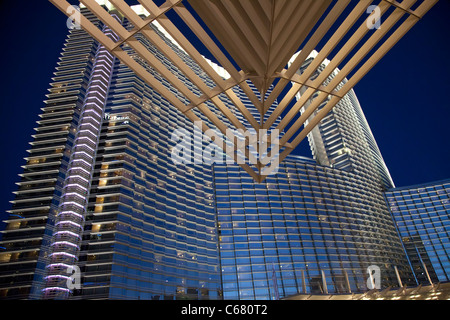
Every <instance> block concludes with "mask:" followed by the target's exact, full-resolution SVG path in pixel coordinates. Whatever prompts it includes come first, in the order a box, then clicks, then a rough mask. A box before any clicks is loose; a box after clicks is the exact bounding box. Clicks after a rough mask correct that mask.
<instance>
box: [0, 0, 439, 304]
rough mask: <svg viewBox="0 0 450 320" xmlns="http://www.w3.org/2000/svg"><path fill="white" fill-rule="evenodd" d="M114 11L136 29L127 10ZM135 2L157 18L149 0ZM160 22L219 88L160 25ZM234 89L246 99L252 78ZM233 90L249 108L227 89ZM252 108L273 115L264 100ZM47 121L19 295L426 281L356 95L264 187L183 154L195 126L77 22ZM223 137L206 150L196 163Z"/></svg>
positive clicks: (35, 163) (23, 218) (17, 229)
mask: <svg viewBox="0 0 450 320" xmlns="http://www.w3.org/2000/svg"><path fill="white" fill-rule="evenodd" d="M105 9H107V10H109V11H110V12H111V13H112V14H113V15H114V16H115V17H116V18H117V20H118V21H120V22H121V23H122V24H123V25H124V26H125V27H126V28H128V29H129V30H131V29H132V27H133V26H132V25H131V24H130V23H129V22H128V21H127V19H125V18H123V17H122V15H121V14H120V13H119V12H117V11H115V9H114V8H113V7H110V6H106V7H105ZM81 10H82V12H83V14H84V15H86V16H88V17H89V19H90V20H91V21H92V22H93V23H95V24H96V25H97V26H99V27H100V28H104V30H103V31H104V32H105V33H106V34H108V35H109V36H110V37H115V35H114V34H113V33H112V32H110V31H108V29H107V27H104V26H103V24H102V22H101V21H100V20H98V19H97V18H96V17H95V16H94V15H90V14H89V11H88V10H87V9H86V8H82V9H81ZM134 10H135V11H136V12H137V13H139V14H145V12H144V11H143V10H142V7H140V6H135V7H134ZM153 30H154V32H155V33H157V34H158V35H159V36H160V37H161V38H162V39H163V40H164V41H165V42H166V43H167V44H168V45H169V46H170V47H171V48H172V49H173V50H174V52H175V53H176V54H177V55H178V56H179V57H180V58H181V59H183V60H184V61H185V62H186V63H187V64H188V65H189V66H190V68H191V69H192V70H193V71H194V72H195V73H196V74H198V75H200V76H201V77H202V80H203V81H204V82H205V84H206V85H212V83H210V80H209V79H208V77H207V76H206V74H205V73H204V72H203V70H201V68H200V67H198V66H197V65H196V64H195V63H194V61H193V60H192V59H191V58H190V57H189V56H188V55H187V54H186V53H185V52H184V51H183V50H182V49H181V48H180V47H179V46H178V45H177V44H176V42H174V41H173V40H172V39H171V37H170V36H169V35H168V34H167V33H165V31H164V30H163V29H162V28H161V27H160V26H159V25H158V24H153ZM136 37H137V38H138V40H139V41H141V43H142V44H143V45H144V46H145V47H146V48H147V49H148V50H149V51H151V52H152V53H153V55H154V56H155V57H156V58H157V59H158V60H159V61H160V62H161V63H163V64H166V65H167V64H169V60H168V59H167V58H166V57H165V56H164V54H162V53H161V52H160V51H159V50H158V49H157V48H156V47H155V46H154V45H153V44H151V43H150V42H148V41H147V40H146V39H145V38H144V37H142V38H139V33H138V34H137V35H136ZM123 49H124V50H127V51H129V53H131V54H133V51H132V48H130V47H128V46H127V45H123ZM313 58H314V57H311V59H313ZM135 59H136V61H137V62H139V63H140V64H141V65H142V66H144V67H145V68H146V69H147V70H148V71H150V72H153V74H154V75H155V77H157V78H158V79H159V80H160V82H161V84H162V85H164V86H165V87H166V88H168V89H169V90H171V91H173V92H176V89H174V88H173V86H171V84H170V83H169V82H168V81H167V80H166V79H164V78H163V77H161V76H160V75H158V74H157V72H156V71H153V70H152V68H151V67H150V66H148V65H147V64H146V63H145V61H143V60H140V58H139V57H138V56H137V55H136V56H135ZM310 61H311V60H309V62H310ZM309 62H308V63H309ZM169 67H170V68H171V72H172V74H173V75H175V76H176V77H177V78H178V79H179V80H181V81H183V82H185V83H187V84H188V85H189V84H190V82H189V80H188V79H187V78H185V77H184V76H183V74H182V73H181V72H180V71H179V70H178V69H177V68H176V67H175V66H172V65H169ZM215 67H216V68H220V67H218V66H215ZM306 67H307V64H305V65H304V66H303V67H302V68H301V69H300V70H299V73H301V72H302V69H303V68H306ZM318 72H320V68H319V70H318ZM224 76H226V75H225V74H224ZM191 89H192V91H193V92H194V93H195V92H196V88H195V86H194V85H192V86H191ZM234 92H235V94H236V95H237V96H242V97H244V96H245V94H244V93H243V92H242V91H241V89H239V87H236V88H235V89H234ZM268 93H270V92H268ZM179 98H180V99H183V95H182V94H180V95H179ZM219 98H220V99H221V101H222V102H223V103H224V104H226V105H227V106H228V107H229V108H230V109H231V110H233V108H235V107H234V105H233V104H232V103H231V102H230V101H228V100H227V98H226V97H225V95H220V96H219ZM312 98H314V97H312ZM243 101H244V103H246V105H247V106H248V107H249V108H250V109H251V103H250V101H245V100H243ZM208 107H209V108H210V110H211V111H212V112H213V113H214V114H216V116H217V117H219V118H220V119H221V120H222V121H224V122H227V121H229V120H228V119H226V117H225V116H224V115H223V114H221V112H220V111H219V110H217V108H216V107H215V106H214V105H212V104H208ZM306 108H307V106H306ZM195 112H196V111H195ZM302 112H304V110H302ZM252 113H253V114H254V116H255V118H257V117H258V113H257V111H256V109H253V110H252ZM196 115H197V116H198V118H199V119H200V120H202V121H205V122H208V123H209V120H208V118H207V117H206V116H204V115H202V114H201V113H199V112H198V113H197V112H196ZM236 116H238V113H237V112H236ZM40 118H41V119H40V120H39V121H38V126H37V128H36V134H35V135H33V138H34V140H33V142H32V143H31V145H32V147H31V149H30V150H29V156H28V157H27V158H26V159H25V160H26V164H25V169H24V172H23V173H22V174H21V175H20V181H19V182H18V190H17V191H16V192H15V194H16V196H15V199H14V200H13V201H12V203H13V204H12V208H11V210H10V211H9V212H8V213H9V216H8V218H7V219H6V220H5V224H6V227H5V230H3V231H2V232H3V239H2V241H1V243H0V247H1V248H0V297H1V298H3V299H17V298H24V299H68V298H70V299H155V300H162V299H165V300H172V299H278V298H283V297H287V296H289V295H293V294H296V293H298V292H303V293H312V294H313V293H341V292H348V291H352V292H361V291H365V290H367V289H368V287H367V278H368V276H369V275H368V271H367V268H368V267H369V266H373V265H376V266H377V267H379V268H380V271H381V284H382V287H388V286H396V285H397V273H396V270H397V272H398V274H399V275H400V277H401V278H402V280H403V281H404V283H415V282H414V275H413V272H412V270H411V266H410V263H409V261H408V259H407V256H406V253H405V251H404V249H403V246H402V242H401V240H400V237H399V236H398V233H397V230H396V227H395V224H394V222H393V220H392V216H391V213H390V211H389V208H388V205H387V204H386V201H385V198H384V192H385V191H386V190H388V189H389V188H392V187H393V183H392V179H391V178H390V176H389V172H388V170H387V169H386V165H385V164H384V161H383V159H382V157H381V153H380V152H379V150H378V147H377V145H376V142H375V139H374V137H373V135H372V133H371V132H370V128H369V126H368V124H367V121H366V120H365V118H364V114H363V112H362V109H361V107H360V105H359V102H358V100H357V98H356V95H355V93H354V92H353V91H351V92H350V93H349V94H348V95H347V96H346V97H345V98H344V99H342V101H341V102H339V103H338V105H337V106H336V107H335V108H334V109H333V110H332V111H331V112H330V113H329V115H328V116H327V117H326V118H324V119H323V120H322V121H321V123H320V124H319V125H318V126H317V127H316V128H315V129H314V130H313V131H312V132H311V133H310V134H309V135H308V140H309V142H310V145H311V149H312V152H313V158H314V159H309V158H304V157H299V156H289V157H288V158H287V159H286V160H285V161H283V162H282V163H281V164H280V167H279V170H278V173H277V174H276V175H272V176H269V177H267V179H266V180H265V181H264V182H263V183H257V182H255V181H254V180H253V179H252V178H251V177H250V176H249V175H248V174H247V173H246V172H245V171H244V170H243V169H241V168H240V167H239V166H238V165H235V164H230V163H222V164H220V163H216V164H208V163H205V162H202V161H199V162H195V161H194V162H193V163H184V164H175V163H174V162H173V161H172V159H171V154H172V151H173V148H174V147H175V143H176V141H174V140H173V139H171V138H172V134H173V132H174V130H176V129H184V130H186V132H188V133H189V134H191V135H194V134H195V132H194V127H193V125H192V123H191V122H190V121H189V120H188V119H186V117H185V115H183V114H182V113H181V112H180V111H178V110H177V109H176V108H175V107H173V106H172V105H170V104H169V103H168V102H167V101H166V100H165V99H164V98H162V97H161V95H160V94H159V93H157V92H156V90H154V89H153V88H152V87H150V86H149V85H148V84H145V83H144V81H142V80H141V79H140V78H139V77H138V76H137V75H136V74H134V73H133V72H132V71H131V70H130V69H129V68H128V67H126V66H125V65H124V64H122V63H121V62H120V61H119V60H118V59H116V58H114V56H113V55H111V54H110V53H109V52H107V51H106V50H105V48H104V47H103V46H101V45H100V44H99V43H98V42H96V41H95V40H93V39H92V38H91V37H90V36H89V35H88V34H87V33H86V32H85V31H83V30H71V31H70V33H69V35H68V37H67V40H66V43H65V44H64V48H63V52H62V53H61V57H60V60H59V62H58V66H57V67H56V71H55V76H54V77H53V78H52V83H51V87H50V88H49V93H48V94H47V100H46V101H45V106H44V107H43V108H42V113H41V115H40ZM240 120H242V121H244V119H240ZM257 120H258V119H257ZM244 122H245V121H244ZM211 126H212V125H211ZM208 146H209V142H208V141H203V142H202V145H200V146H195V148H194V150H193V156H194V158H196V157H199V156H200V155H201V153H202V149H207V148H208ZM394 190H395V189H394ZM388 199H389V196H388ZM391 210H392V208H391ZM394 216H395V214H394ZM396 219H397V218H396ZM402 237H403V235H402ZM403 243H405V240H404V239H403ZM422 259H423V257H422ZM430 259H432V257H431V256H430ZM72 266H77V267H79V269H80V272H81V287H80V288H69V287H68V285H67V283H68V280H70V278H69V277H70V276H71V272H68V270H69V271H70V270H72V269H71V267H72ZM413 267H414V266H413Z"/></svg>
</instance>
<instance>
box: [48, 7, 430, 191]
mask: <svg viewBox="0 0 450 320" xmlns="http://www.w3.org/2000/svg"><path fill="white" fill-rule="evenodd" d="M50 2H52V3H53V4H54V5H55V6H56V7H58V8H59V9H60V10H61V11H63V12H64V13H66V14H67V15H68V16H70V15H71V10H68V8H69V7H70V6H71V4H70V3H69V2H67V1H66V0H50ZM436 2H437V0H402V1H394V0H377V1H372V0H361V1H352V0H334V1H332V0H319V1H317V0H252V1H242V0H215V1H210V0H167V1H165V2H164V3H162V4H161V5H159V6H158V5H157V4H156V3H155V2H154V1H152V0H139V3H140V5H139V6H138V7H139V10H137V6H130V5H128V4H127V3H126V2H125V1H124V0H109V1H108V0H81V4H82V5H84V6H85V7H87V8H88V9H89V10H90V11H91V12H92V13H93V14H94V15H95V16H97V17H98V18H99V19H100V20H101V21H102V22H103V23H104V24H105V25H107V26H108V28H110V30H112V31H113V32H114V33H115V35H117V37H118V40H112V39H111V38H110V37H108V36H107V35H105V34H104V33H103V32H102V31H101V30H100V29H99V28H97V27H96V26H95V25H94V24H92V23H91V22H90V21H89V20H88V19H87V18H86V17H84V16H83V15H81V17H80V18H81V20H80V24H81V27H82V28H83V29H84V30H86V31H87V32H88V33H89V34H90V35H91V36H92V37H93V38H94V39H96V40H97V41H98V42H100V43H101V44H102V45H103V46H104V47H105V48H106V49H107V50H108V51H110V52H111V53H112V54H113V55H114V56H116V57H117V58H118V59H120V61H121V62H122V63H123V64H125V65H127V66H128V67H129V68H130V69H131V70H133V71H134V72H135V73H136V74H137V75H138V76H139V77H140V78H141V79H142V80H143V81H145V82H146V83H147V84H148V85H150V86H151V87H153V88H154V89H155V90H156V91H158V92H159V93H160V94H161V95H162V96H163V97H164V98H165V99H167V100H168V101H169V102H170V103H171V104H172V105H173V106H175V107H176V108H177V109H178V110H179V111H181V112H182V113H183V114H184V115H185V116H186V117H187V118H188V119H190V120H191V121H192V122H196V123H200V122H199V121H200V119H199V117H198V116H197V115H196V114H195V113H194V109H197V110H198V111H200V112H201V113H203V114H204V115H205V116H206V117H207V118H208V119H209V120H210V123H211V124H213V125H214V126H215V127H216V128H217V129H218V130H220V132H221V133H222V134H223V136H224V137H226V132H227V129H228V128H229V125H227V124H226V123H224V122H222V121H221V120H219V118H218V117H217V114H216V113H215V112H213V111H212V110H211V108H210V107H208V104H211V103H212V104H213V105H214V106H215V107H216V108H217V109H218V110H220V112H222V113H223V114H224V115H225V117H226V118H227V121H228V123H229V124H231V125H232V126H233V129H241V130H248V129H249V128H248V124H250V126H251V127H252V128H253V129H254V130H255V131H256V132H257V133H259V132H261V130H260V129H265V130H268V131H269V132H276V131H273V130H274V129H277V130H279V132H281V133H282V136H281V137H280V139H279V141H278V140H277V141H278V142H277V150H279V153H278V155H275V156H273V155H272V156H273V159H275V158H276V161H282V160H283V159H285V158H286V156H287V155H289V154H290V153H291V152H292V151H293V150H294V149H295V148H296V147H297V146H298V145H299V143H300V142H301V141H302V140H303V139H304V138H305V137H306V136H307V135H308V133H309V132H310V131H311V130H312V129H313V128H314V126H316V125H317V124H318V123H319V122H320V121H321V120H322V119H323V118H324V117H325V116H326V114H327V113H328V112H329V111H330V110H331V109H332V108H333V107H334V106H335V105H336V104H337V103H338V102H339V101H340V100H341V99H342V98H343V97H344V96H345V95H346V94H347V93H348V92H349V91H350V90H351V89H352V88H353V87H354V86H355V85H356V84H357V83H358V82H359V81H360V80H361V79H362V78H363V77H364V76H365V75H366V74H367V73H368V72H369V70H370V69H372V68H373V67H374V66H375V64H376V63H377V62H378V61H379V60H380V59H381V58H382V57H383V56H384V55H385V54H386V53H387V52H388V51H389V50H390V49H391V48H392V47H393V46H394V45H395V44H396V43H397V42H398V41H399V40H400V39H401V38H402V37H403V36H404V35H405V34H406V33H407V32H408V31H409V30H410V29H411V27H412V26H413V25H414V24H415V23H416V22H417V21H418V20H420V19H421V18H422V17H423V16H424V14H426V12H427V11H429V10H430V9H431V8H432V7H433V5H434V4H435V3H436ZM106 7H107V8H108V10H105V8H106ZM112 12H115V13H116V14H117V13H120V15H122V16H123V17H125V18H126V19H128V20H129V21H130V22H131V23H132V24H133V26H134V28H133V29H132V30H126V29H125V28H124V27H123V26H122V25H121V23H120V22H119V21H118V20H117V19H115V18H114V17H113V16H112V15H111V13H112ZM169 16H171V17H172V19H170V18H169ZM173 16H176V17H177V20H179V21H182V23H183V27H180V26H178V27H177V25H176V23H175V22H174V21H175V20H174V19H173ZM151 23H157V24H159V27H162V28H163V29H164V30H165V32H167V34H169V35H170V36H171V37H172V38H173V39H174V40H175V41H176V42H177V43H178V45H179V46H180V47H181V48H182V49H183V50H184V51H185V52H186V53H187V54H188V55H189V56H190V57H191V58H192V59H193V60H194V61H195V62H196V63H197V64H198V65H199V66H200V67H201V68H202V69H203V71H204V72H205V73H206V74H207V75H208V76H209V78H210V79H212V81H213V82H214V84H215V86H214V87H210V86H208V85H206V84H205V83H204V82H203V81H202V80H201V78H200V77H199V76H198V75H197V74H196V73H195V72H194V71H193V70H191V69H190V67H188V65H187V64H186V63H184V62H183V60H182V59H181V58H180V57H179V56H178V55H177V54H176V53H175V52H174V51H173V50H172V49H171V48H170V47H169V46H168V45H167V44H166V43H165V42H164V40H163V39H162V38H161V37H160V36H159V35H158V34H157V33H156V31H155V30H154V29H153V28H152V27H151ZM177 24H178V23H177ZM186 28H189V29H190V31H189V33H187V32H186ZM137 34H139V35H140V36H141V37H142V36H143V37H145V38H146V39H147V40H148V41H150V42H151V43H152V44H154V45H155V46H156V47H157V48H158V50H160V51H161V52H162V53H163V54H165V55H166V56H167V58H168V59H169V60H170V61H171V62H172V63H173V65H174V66H175V67H177V68H178V69H179V70H180V71H181V72H182V73H183V74H184V75H185V76H186V78H187V79H189V80H190V82H191V83H192V84H194V85H195V87H196V89H198V91H199V92H200V93H201V94H200V95H199V94H196V93H195V92H193V91H192V90H191V89H190V88H189V87H188V86H187V85H186V83H185V82H183V81H181V80H179V79H178V78H177V77H175V76H174V75H173V74H172V73H171V72H170V70H169V68H168V67H167V66H165V65H163V64H161V63H160V62H159V61H158V60H157V59H156V57H154V56H153V55H152V54H151V53H150V52H149V51H148V50H147V49H146V48H145V46H143V45H142V44H141V43H140V41H139V40H137V38H136V35H137ZM192 35H195V36H196V38H197V39H196V40H197V41H200V42H201V44H202V46H204V47H205V48H206V49H207V51H208V56H209V57H213V59H215V61H217V63H218V64H219V65H220V66H221V67H223V68H224V69H225V70H226V72H227V73H228V77H227V78H224V77H223V74H221V72H218V70H216V68H214V67H213V66H212V65H211V64H210V63H208V62H207V60H206V59H205V58H204V55H205V54H204V52H202V53H200V51H199V50H198V49H197V48H196V46H195V45H193V43H194V42H193V41H192V38H191V37H192ZM126 45H127V46H130V47H131V48H132V49H133V50H134V52H135V53H136V55H137V56H138V57H139V59H140V60H141V61H145V63H146V64H148V65H149V66H150V67H151V68H152V69H154V70H156V71H157V72H158V73H159V74H160V75H161V76H162V77H163V78H165V79H166V80H167V81H168V82H170V84H171V85H172V86H173V87H174V88H176V90H178V91H179V92H180V93H181V94H182V95H183V96H184V97H185V99H184V101H181V100H180V99H179V98H177V96H176V95H175V94H174V93H173V92H171V90H169V89H168V88H167V87H166V86H164V85H163V84H162V83H161V82H160V80H158V79H156V78H155V77H154V76H153V75H152V74H150V73H149V72H148V71H147V69H146V68H145V67H143V66H142V65H141V64H140V63H138V62H137V59H136V55H133V56H130V55H129V54H128V53H127V52H126V51H125V50H123V47H124V46H126ZM314 50H316V51H317V55H316V56H315V58H314V60H313V61H312V62H311V63H310V64H309V66H308V67H307V68H306V69H305V70H303V72H302V73H300V72H299V69H300V67H301V66H302V65H304V63H305V61H306V60H307V59H308V57H310V54H311V52H313V51H314ZM296 53H297V54H296ZM294 54H296V56H295V58H293V59H291V58H292V57H293V56H294ZM326 59H328V60H329V62H328V63H327V65H326V67H325V68H324V69H323V70H322V71H321V72H320V74H319V75H318V76H317V77H315V78H314V77H313V75H314V74H315V73H316V71H317V70H318V68H319V67H320V66H321V65H322V62H323V61H325V60H326ZM289 61H290V63H289V66H288V62H289ZM330 75H333V77H332V79H330ZM236 86H239V87H240V88H241V89H242V91H243V92H244V93H245V94H246V99H248V100H249V101H250V102H251V104H252V105H253V106H254V107H255V108H256V109H257V110H258V112H259V115H260V116H259V120H257V119H256V118H255V117H254V115H252V112H250V110H249V109H248V108H247V106H246V105H245V103H244V102H243V101H242V100H241V99H240V98H239V97H238V96H237V95H236V94H235V92H234V91H233V88H234V87H236ZM255 88H256V89H257V91H255ZM269 88H270V90H269ZM301 90H302V94H301V96H300V98H299V99H297V100H296V101H294V98H295V97H296V95H297V94H298V93H299V92H300V91H301ZM258 91H259V92H258ZM219 95H225V96H226V97H227V98H228V99H229V100H230V101H231V102H232V103H233V104H234V106H235V107H236V110H238V111H239V112H240V113H241V114H242V116H243V118H245V121H246V123H247V125H245V124H244V123H243V122H242V121H240V120H239V119H238V118H239V117H237V116H236V114H235V111H232V110H230V109H229V108H228V107H227V106H226V105H225V104H224V103H223V102H222V100H221V99H220V97H219ZM275 101H278V104H277V105H276V107H275V108H271V107H272V106H273V105H274V102H275ZM207 102H208V104H207ZM302 108H304V112H302V113H301V115H300V116H299V112H300V110H302ZM280 119H281V121H277V120H280ZM197 121H198V122H197ZM200 129H201V130H202V131H203V132H204V133H205V134H206V135H208V136H210V138H211V139H212V140H214V141H215V143H217V144H218V145H219V147H221V148H222V150H224V151H225V152H226V153H227V154H228V156H230V157H231V158H232V159H234V160H235V161H236V162H238V164H240V165H241V166H242V168H243V169H245V170H246V171H247V172H248V173H249V174H250V175H251V176H252V177H253V178H254V179H255V180H256V181H258V182H262V181H264V179H265V177H266V176H267V175H269V174H270V171H267V170H264V169H265V168H267V167H268V165H269V164H268V163H267V161H261V156H259V158H258V160H257V163H249V162H248V160H247V161H245V160H244V161H243V160H242V159H241V156H240V155H241V154H242V153H239V148H238V147H237V146H234V150H231V149H230V148H227V147H226V145H227V143H226V141H225V140H224V139H218V138H217V137H214V139H213V137H212V136H211V132H212V131H211V130H209V129H210V128H209V127H208V126H207V125H206V124H205V123H202V124H201V125H200ZM260 140H261V136H259V134H258V141H260ZM269 141H271V140H270V139H269ZM247 144H248V141H247ZM259 148H260V146H259V145H258V147H257V149H258V150H257V151H260V150H259ZM245 155H248V152H244V157H245ZM248 158H250V157H248ZM273 159H272V160H273Z"/></svg>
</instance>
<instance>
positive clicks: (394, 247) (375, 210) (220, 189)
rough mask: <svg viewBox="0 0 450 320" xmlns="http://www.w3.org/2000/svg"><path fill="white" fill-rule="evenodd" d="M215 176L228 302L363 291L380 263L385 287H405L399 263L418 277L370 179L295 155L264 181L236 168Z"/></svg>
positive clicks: (220, 169)
mask: <svg viewBox="0 0 450 320" xmlns="http://www.w3.org/2000/svg"><path fill="white" fill-rule="evenodd" d="M214 177H215V193H216V201H217V214H218V221H219V243H220V257H221V264H222V265H221V268H222V281H223V296H224V298H225V299H276V298H282V297H286V296H289V295H292V294H295V293H298V292H305V293H315V294H320V293H327V292H328V293H343V292H349V291H351V292H361V291H365V290H367V289H368V287H367V279H368V272H367V268H368V267H369V266H373V265H375V266H377V267H379V268H380V275H381V279H380V280H381V286H382V287H383V288H385V287H388V286H393V287H395V286H398V282H397V278H396V275H395V269H394V267H397V269H398V270H399V273H400V275H401V277H402V278H403V280H404V282H405V283H412V282H413V279H412V275H411V270H410V267H409V265H408V261H407V259H406V256H405V253H404V251H403V248H402V246H401V243H400V240H399V238H398V235H397V233H396V230H395V227H394V224H393V223H392V218H391V217H390V215H389V212H388V209H387V207H386V204H385V201H384V198H383V195H382V193H380V192H379V190H378V189H377V188H376V187H374V185H373V183H372V181H371V180H370V179H365V178H363V177H360V176H358V175H357V174H354V173H351V172H348V171H345V170H339V169H333V168H329V167H325V166H320V165H317V164H316V163H315V161H313V160H308V159H305V158H301V157H294V156H292V157H289V158H288V160H287V161H285V162H283V163H282V164H281V165H280V169H279V172H278V173H277V174H276V175H274V176H271V177H268V178H267V180H266V181H265V182H264V183H262V184H257V183H254V182H253V180H252V179H251V178H249V177H248V176H247V175H246V174H245V172H244V171H243V170H242V169H240V168H239V167H238V166H232V165H228V166H225V165H215V166H214Z"/></svg>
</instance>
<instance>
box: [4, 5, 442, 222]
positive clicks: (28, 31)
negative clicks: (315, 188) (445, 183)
mask: <svg viewBox="0 0 450 320" xmlns="http://www.w3.org/2000/svg"><path fill="white" fill-rule="evenodd" d="M0 9H1V12H2V19H0V30H2V41H3V50H2V51H1V53H0V55H1V61H2V64H3V65H2V77H1V82H2V83H1V85H0V99H1V101H0V104H1V110H2V112H1V114H0V119H1V125H0V137H2V139H1V142H0V143H1V149H0V150H2V153H3V154H2V157H1V170H2V172H1V177H2V183H1V184H0V217H2V216H3V215H4V212H5V210H8V209H9V208H10V204H9V201H10V200H12V199H13V195H12V194H11V192H12V191H14V190H16V186H15V182H16V181H17V180H18V177H17V175H18V174H19V173H21V172H22V169H21V166H22V165H24V164H25V161H24V160H23V157H25V156H26V155H27V153H26V152H25V150H27V149H28V148H29V146H30V145H29V144H28V143H29V142H30V141H31V135H32V134H33V133H34V130H33V128H34V127H36V124H35V122H36V121H37V120H38V119H39V117H38V114H39V113H40V108H42V107H43V106H44V103H43V102H42V100H44V99H45V94H46V93H47V88H48V84H49V83H50V82H51V77H52V73H53V71H54V68H55V66H56V62H57V60H58V57H59V54H60V52H61V48H62V45H63V43H64V40H65V37H66V34H67V27H66V16H65V15H64V14H63V13H61V12H60V11H59V10H58V9H56V8H55V7H54V6H53V5H52V4H51V3H50V2H48V1H27V6H26V8H24V7H23V3H22V2H18V1H0ZM449 14H450V0H440V1H439V2H438V3H437V4H436V5H435V7H434V8H432V9H431V11H430V12H428V13H427V14H426V15H425V17H424V18H423V19H422V20H421V21H419V22H418V23H417V24H416V25H415V26H414V27H413V28H412V30H410V31H409V33H408V34H407V35H406V36H405V37H404V38H403V39H402V40H400V42H399V43H398V44H397V45H396V46H395V47H394V48H393V49H392V50H391V51H390V52H389V53H388V54H387V55H386V56H385V57H384V58H383V59H382V60H381V61H380V62H379V63H378V64H377V65H376V66H375V67H374V69H372V70H371V71H370V72H369V74H367V75H366V77H365V78H364V79H363V80H362V81H361V82H360V83H359V84H358V85H357V86H356V87H355V92H356V95H357V96H358V99H359V101H360V103H361V106H362V108H363V110H364V113H365V115H366V117H367V120H368V122H369V124H370V126H371V129H372V132H373V134H374V136H375V139H376V140H377V143H378V145H379V147H380V150H381V153H382V155H383V157H384V160H385V162H386V164H387V166H388V168H389V170H390V172H391V175H392V178H393V180H394V182H395V184H396V186H397V187H401V186H407V185H413V184H419V183H425V182H431V181H435V180H442V179H447V178H450V165H449V162H450V148H449V143H448V140H449V138H450V125H449V124H448V123H449V118H450V102H449V99H448V94H449V93H450V80H449V78H448V77H449V75H450V59H448V57H449V52H450V41H449V40H450V28H449V26H448V21H449V20H448V16H449ZM19 19H20V22H19ZM307 148H308V143H307V141H306V140H305V141H303V143H302V145H301V150H302V151H301V153H302V154H304V155H306V156H310V153H309V152H308V151H307ZM303 150H306V151H303Z"/></svg>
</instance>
